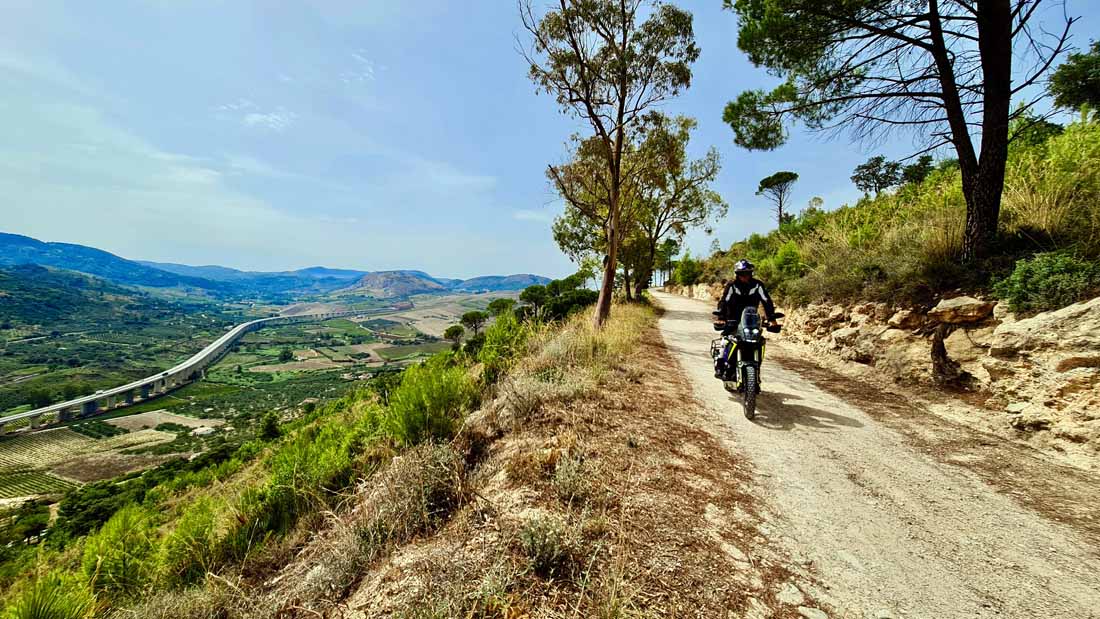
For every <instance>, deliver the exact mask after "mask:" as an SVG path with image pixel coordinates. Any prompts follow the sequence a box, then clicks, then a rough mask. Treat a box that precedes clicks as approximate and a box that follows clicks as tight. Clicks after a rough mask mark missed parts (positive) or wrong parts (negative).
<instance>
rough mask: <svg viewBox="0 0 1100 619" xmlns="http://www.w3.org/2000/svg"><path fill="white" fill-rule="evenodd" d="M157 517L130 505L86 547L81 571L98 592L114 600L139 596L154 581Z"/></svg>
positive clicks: (108, 522)
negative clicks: (155, 526)
mask: <svg viewBox="0 0 1100 619" xmlns="http://www.w3.org/2000/svg"><path fill="white" fill-rule="evenodd" d="M154 534H155V530H154V525H153V517H152V514H150V513H149V512H148V511H147V510H146V509H145V508H144V507H142V506H140V505H130V506H127V507H124V508H122V509H120V510H119V511H118V512H116V513H115V515H114V516H111V519H110V520H108V521H107V522H106V524H104V525H103V528H101V529H100V530H99V531H98V532H97V533H95V534H94V535H91V536H89V537H88V539H87V541H86V542H85V544H84V558H83V560H82V562H81V568H82V570H83V572H84V576H85V578H87V579H88V582H89V583H90V584H91V586H92V588H93V589H95V590H96V591H101V592H103V593H106V594H107V595H108V596H110V597H117V598H121V597H126V596H130V595H134V594H137V593H139V592H140V591H141V590H142V589H143V588H145V587H146V586H147V585H148V584H149V583H150V581H151V580H152V577H153V561H152V560H151V559H152V555H153V550H154V545H153V541H154V539H153V536H154Z"/></svg>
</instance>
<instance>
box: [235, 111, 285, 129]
mask: <svg viewBox="0 0 1100 619" xmlns="http://www.w3.org/2000/svg"><path fill="white" fill-rule="evenodd" d="M297 118H298V115H297V114H295V113H294V112H290V111H287V110H285V109H283V108H279V109H278V110H276V111H274V112H266V113H264V112H250V113H248V114H245V115H244V118H242V119H241V122H242V123H243V124H244V125H245V126H246V127H255V128H259V129H266V130H268V131H274V132H276V133H278V132H281V131H285V130H286V129H287V128H288V127H290V126H291V125H292V124H294V121H295V120H296V119H297Z"/></svg>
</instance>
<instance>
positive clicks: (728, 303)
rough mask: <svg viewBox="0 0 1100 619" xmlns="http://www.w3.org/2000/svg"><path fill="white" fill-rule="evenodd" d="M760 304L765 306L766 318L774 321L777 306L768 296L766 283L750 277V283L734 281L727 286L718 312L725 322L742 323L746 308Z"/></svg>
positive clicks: (719, 303) (719, 301)
mask: <svg viewBox="0 0 1100 619" xmlns="http://www.w3.org/2000/svg"><path fill="white" fill-rule="evenodd" d="M760 304H763V305H764V316H765V317H766V318H767V319H768V320H773V317H774V316H775V304H774V303H772V298H771V297H770V296H768V291H767V289H765V288H764V282H762V281H760V280H758V279H756V278H755V277H750V278H749V281H748V282H746V283H744V284H742V283H741V282H739V281H738V280H736V279H734V280H733V281H731V282H729V283H728V284H726V288H725V290H723V291H722V298H721V299H719V300H718V311H719V312H721V316H722V319H723V320H733V321H740V320H741V314H742V313H744V311H745V308H746V307H756V306H757V305H760Z"/></svg>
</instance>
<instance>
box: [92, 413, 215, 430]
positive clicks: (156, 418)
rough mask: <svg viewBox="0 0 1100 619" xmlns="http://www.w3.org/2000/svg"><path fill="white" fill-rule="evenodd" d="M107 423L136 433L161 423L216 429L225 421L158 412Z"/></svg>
mask: <svg viewBox="0 0 1100 619" xmlns="http://www.w3.org/2000/svg"><path fill="white" fill-rule="evenodd" d="M107 423H109V424H111V425H113V426H115V427H118V428H122V429H124V430H129V431H130V432H137V431H138V430H147V429H150V428H156V427H157V426H159V425H160V424H162V423H174V424H176V425H181V426H185V427H188V428H201V427H203V426H207V427H211V428H216V427H218V426H222V425H225V420H224V419H195V418H194V417H184V416H183V415H176V414H174V413H169V412H168V411H163V410H160V411H150V412H148V413H140V414H138V415H130V416H129V417H117V418H115V419H111V420H109V421H108V422H107Z"/></svg>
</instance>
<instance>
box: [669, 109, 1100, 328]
mask: <svg viewBox="0 0 1100 619" xmlns="http://www.w3.org/2000/svg"><path fill="white" fill-rule="evenodd" d="M1027 122H1030V123H1033V126H1032V128H1031V129H1030V131H1029V133H1027V134H1025V135H1024V137H1023V138H1022V139H1019V140H1016V141H1015V142H1013V144H1012V147H1011V149H1010V151H1009V158H1008V164H1007V176H1006V179H1005V195H1004V201H1003V202H1004V203H1003V211H1004V212H1003V216H1002V217H1001V219H1000V225H999V227H998V234H997V236H996V237H995V242H994V244H993V245H992V248H991V250H990V251H989V252H988V254H987V257H986V258H984V259H983V260H981V261H978V262H976V263H967V262H965V261H964V260H963V259H962V257H963V237H964V233H963V229H964V226H965V221H966V202H965V199H964V196H963V191H962V178H961V175H960V172H959V169H958V166H957V165H956V163H955V162H954V161H953V160H945V161H942V162H940V163H939V164H938V165H937V166H936V167H935V168H934V169H932V170H930V171H929V172H928V174H927V177H925V178H923V179H921V180H919V181H914V182H908V183H903V182H898V181H900V180H901V179H900V177H898V176H895V177H894V178H893V179H892V180H891V181H889V189H886V188H884V190H882V191H880V192H879V193H878V194H877V195H874V196H872V195H866V196H865V197H864V198H862V199H861V200H860V201H859V202H857V203H856V204H854V205H851V206H843V207H841V208H839V209H836V210H833V211H825V210H823V209H822V208H819V207H816V206H809V207H807V208H805V209H803V210H802V212H801V213H799V214H798V215H797V216H792V217H789V218H787V219H785V220H784V221H783V222H782V223H781V224H780V225H779V227H778V228H777V229H776V230H773V231H772V232H771V233H769V234H767V235H753V236H751V237H749V238H748V239H746V240H744V241H740V242H737V243H734V244H733V245H732V246H731V247H729V249H727V250H724V251H719V252H717V253H715V254H713V255H711V256H710V257H709V258H707V259H705V260H704V261H702V265H701V267H702V273H701V274H698V275H697V277H696V279H698V280H699V281H704V282H717V281H719V280H720V279H723V278H727V277H730V276H731V274H732V265H733V263H734V262H735V261H736V260H738V259H740V258H743V257H744V258H748V259H749V260H751V261H753V262H754V263H756V265H757V269H758V271H757V272H758V277H760V278H761V279H762V280H764V281H766V282H768V284H769V286H770V287H771V289H772V290H773V291H774V292H775V293H776V294H777V295H780V296H781V297H783V298H784V300H785V301H787V302H789V303H794V304H803V303H809V302H815V301H824V300H833V301H851V300H874V301H892V302H895V303H899V304H901V303H918V304H919V303H927V302H929V301H931V299H932V298H933V297H934V296H935V295H937V294H941V293H944V292H947V291H950V290H954V289H958V288H963V289H967V290H974V291H982V292H986V293H991V294H993V295H995V296H997V297H999V298H1002V299H1005V300H1006V301H1008V302H1009V304H1010V306H1011V307H1012V308H1013V309H1014V310H1017V311H1040V310H1045V309H1052V308H1056V307H1061V306H1064V305H1067V304H1069V303H1073V302H1076V301H1079V300H1082V299H1085V298H1087V297H1088V296H1090V295H1094V294H1096V293H1097V292H1100V269H1098V268H1097V266H1096V265H1097V260H1098V259H1100V124H1097V123H1096V122H1095V120H1094V119H1093V117H1092V116H1089V117H1086V118H1083V119H1081V120H1079V121H1077V122H1073V123H1071V124H1069V125H1067V126H1066V127H1064V128H1062V127H1060V126H1057V125H1054V124H1051V123H1048V122H1042V123H1036V122H1035V121H1034V120H1033V119H1032V120H1028V121H1027ZM687 260H688V261H691V258H690V256H689V257H688V258H687ZM684 269H686V272H691V271H692V269H691V268H687V267H684ZM688 279H689V278H680V279H679V280H677V283H680V282H681V281H683V283H685V284H688V283H694V281H688Z"/></svg>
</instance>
